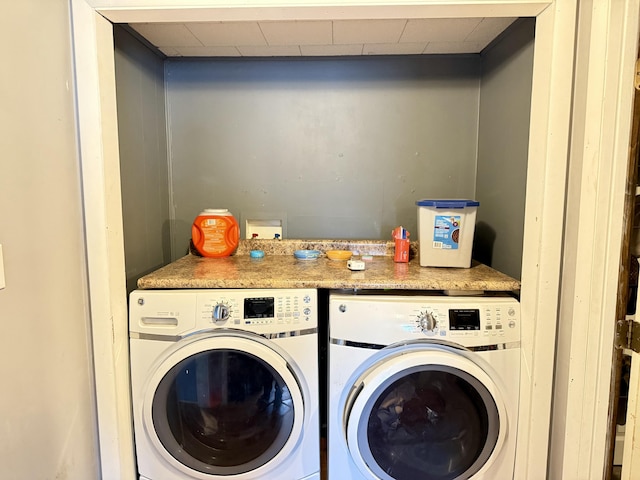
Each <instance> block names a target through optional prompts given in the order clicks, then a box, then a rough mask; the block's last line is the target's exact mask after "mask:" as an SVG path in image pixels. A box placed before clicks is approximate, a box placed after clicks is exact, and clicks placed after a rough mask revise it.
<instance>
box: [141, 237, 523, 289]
mask: <svg viewBox="0 0 640 480" xmlns="http://www.w3.org/2000/svg"><path fill="white" fill-rule="evenodd" d="M393 248H394V247H393V242H384V241H351V240H330V241H329V240H281V241H278V240H243V241H241V242H240V245H239V246H238V249H237V250H236V252H235V254H234V255H232V256H229V257H224V258H203V257H200V256H197V255H194V254H188V255H186V256H184V257H182V258H180V259H178V260H176V261H175V262H173V263H170V264H169V265H166V266H165V267H162V268H160V269H158V270H156V271H154V272H152V273H150V274H148V275H145V276H143V277H142V278H140V279H139V280H138V288H141V289H165V288H166V289H176V288H328V289H401V290H448V291H517V290H519V289H520V282H519V281H518V280H515V279H513V278H511V277H509V276H508V275H505V274H503V273H501V272H498V271H496V270H494V269H492V268H490V267H488V266H486V265H483V264H480V263H477V262H473V264H472V266H471V268H431V267H421V266H420V262H419V260H418V258H417V252H418V245H417V242H412V244H411V260H410V261H409V263H395V262H394V261H393ZM253 249H260V250H263V251H264V252H265V256H264V258H261V259H254V258H251V257H250V256H249V251H250V250H253ZM299 249H308V250H320V251H321V252H327V251H329V250H341V249H343V250H351V251H352V252H354V254H355V255H354V258H360V257H361V256H362V255H366V256H371V259H369V260H366V261H365V265H366V268H365V270H363V271H351V270H349V269H348V268H347V266H346V263H347V262H346V261H335V260H331V259H329V258H327V257H326V256H324V255H322V256H321V257H319V258H318V259H315V260H298V259H296V258H295V257H294V256H293V252H294V251H295V250H299ZM365 258H366V257H365Z"/></svg>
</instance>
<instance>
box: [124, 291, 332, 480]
mask: <svg viewBox="0 0 640 480" xmlns="http://www.w3.org/2000/svg"><path fill="white" fill-rule="evenodd" d="M317 326H318V319H317V292H316V290H312V289H296V290H278V289H261V290H247V289H243V290H216V289H212V290H136V291H134V292H132V293H131V295H130V307H129V333H130V353H131V389H132V401H133V420H134V433H135V446H136V458H137V465H138V474H139V477H140V479H145V480H186V479H206V480H219V479H225V480H248V479H276V478H282V479H288V480H300V479H305V480H307V479H308V480H311V479H314V480H316V479H319V478H320V451H319V436H320V432H319V428H320V427H319V413H318V410H319V402H318V342H317V339H318V334H317Z"/></svg>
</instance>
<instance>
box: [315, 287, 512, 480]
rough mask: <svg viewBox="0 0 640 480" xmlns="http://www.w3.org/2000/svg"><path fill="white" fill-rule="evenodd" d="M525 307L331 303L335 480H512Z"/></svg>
mask: <svg viewBox="0 0 640 480" xmlns="http://www.w3.org/2000/svg"><path fill="white" fill-rule="evenodd" d="M520 355H521V350H520V308H519V303H518V302H517V300H516V299H514V298H510V297H506V296H504V297H499V296H496V297H449V296H435V295H434V296H430V295H429V296H427V295H414V296H409V295H406V296H404V295H403V296H394V295H368V294H360V295H345V294H340V293H332V294H331V295H330V300H329V348H328V356H329V369H328V370H329V372H328V375H329V385H328V396H329V400H328V405H329V411H328V419H327V428H328V432H327V437H328V441H327V443H328V452H327V453H328V471H329V480H342V479H349V480H365V479H366V480H370V479H376V480H377V479H380V480H415V479H418V478H419V479H422V480H445V479H446V480H453V479H456V480H464V479H474V480H479V479H485V480H507V479H513V475H514V463H515V447H516V432H517V416H518V404H519V386H520Z"/></svg>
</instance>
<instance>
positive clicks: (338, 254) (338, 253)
mask: <svg viewBox="0 0 640 480" xmlns="http://www.w3.org/2000/svg"><path fill="white" fill-rule="evenodd" d="M352 255H353V253H351V252H350V251H349V250H329V251H328V252H327V257H329V258H330V259H331V260H349V259H350V258H351V256H352Z"/></svg>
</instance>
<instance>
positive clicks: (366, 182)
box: [76, 2, 572, 478]
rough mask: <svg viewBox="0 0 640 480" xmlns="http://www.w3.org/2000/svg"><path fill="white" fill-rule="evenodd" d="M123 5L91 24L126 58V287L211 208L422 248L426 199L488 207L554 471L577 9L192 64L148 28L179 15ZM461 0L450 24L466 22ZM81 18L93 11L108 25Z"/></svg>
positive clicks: (122, 91)
mask: <svg viewBox="0 0 640 480" xmlns="http://www.w3.org/2000/svg"><path fill="white" fill-rule="evenodd" d="M96 3H99V2H96ZM115 3H116V5H115V6H114V5H106V6H104V8H103V10H102V11H101V10H100V9H101V6H100V5H96V6H95V8H96V9H97V10H98V11H101V13H102V14H103V15H104V16H105V17H106V18H107V19H109V21H108V22H104V21H103V20H99V19H98V20H95V22H96V23H95V25H96V26H95V27H92V28H95V34H96V37H97V40H96V42H97V43H98V44H103V43H104V42H105V41H106V42H107V43H108V39H109V38H113V45H114V48H113V51H112V52H111V54H112V55H113V56H112V57H111V58H109V53H108V52H106V51H105V50H104V49H102V50H100V49H98V50H99V51H100V52H102V54H100V55H98V57H99V58H100V61H103V60H105V58H106V61H107V64H108V65H113V70H112V72H111V73H112V74H113V77H112V78H113V80H114V83H113V85H112V86H108V87H107V88H106V91H107V95H108V96H109V98H110V99H111V100H112V101H111V103H109V105H108V106H107V107H104V105H103V108H104V111H106V112H107V113H106V114H105V113H104V111H103V113H102V115H103V126H102V129H103V131H102V134H101V135H102V136H105V135H106V136H107V137H110V138H113V137H117V144H118V145H117V146H118V148H117V150H113V145H114V144H113V143H112V144H111V146H109V147H107V148H106V149H105V150H104V151H103V154H104V158H105V160H104V162H105V164H106V165H107V168H106V169H105V172H104V173H102V174H101V175H104V176H103V177H102V178H103V181H104V182H105V184H107V185H111V186H113V187H114V188H115V190H113V191H114V192H115V191H117V190H118V189H119V190H120V192H121V199H117V200H115V201H114V199H113V198H112V193H110V192H111V191H109V192H108V193H107V200H106V204H107V209H106V211H107V217H108V218H107V219H106V221H107V223H110V222H111V221H113V220H115V224H117V223H118V217H119V216H120V217H119V218H121V225H122V230H121V232H117V233H116V234H115V235H116V237H118V238H115V239H114V238H113V237H110V238H107V242H106V243H107V244H108V245H106V246H105V247H104V248H105V251H110V252H113V251H115V250H112V249H115V248H116V247H113V246H112V245H113V243H114V242H115V243H118V242H121V243H122V245H123V248H122V249H121V250H120V252H121V255H122V257H121V258H119V259H118V258H116V260H113V256H110V257H111V258H112V260H109V261H110V262H112V261H115V264H112V266H111V267H110V268H115V269H116V270H119V271H121V272H122V273H124V274H125V276H126V291H127V292H129V291H131V290H133V289H134V288H135V285H136V281H137V279H138V278H139V277H141V276H143V275H145V274H146V273H149V272H151V271H153V270H155V269H157V268H159V267H161V266H163V265H166V264H168V263H170V262H172V261H174V260H176V259H179V258H180V257H182V256H184V255H185V254H186V253H187V252H188V243H189V234H190V224H191V222H192V220H193V218H194V217H195V215H196V214H197V213H198V211H199V210H200V209H202V208H209V207H212V208H229V209H230V210H231V211H232V212H233V213H234V214H236V215H237V216H238V217H239V219H240V221H241V224H242V220H243V219H245V218H249V217H252V216H253V217H255V216H260V217H263V218H271V217H273V216H275V217H276V218H280V219H282V220H284V222H285V233H286V235H285V237H286V238H315V239H322V238H325V239H339V238H342V239H380V240H386V239H390V234H391V229H392V228H393V227H395V226H397V225H404V226H405V227H407V228H408V230H409V231H410V232H412V233H413V232H415V237H413V238H414V239H415V240H417V225H416V217H417V212H416V207H415V202H416V201H417V200H419V199H420V198H425V197H432V198H435V197H442V198H446V197H451V198H475V199H477V200H478V201H479V202H480V207H479V209H478V214H477V227H476V228H477V230H476V246H475V247H476V252H477V255H478V256H479V258H478V260H480V261H482V262H483V263H486V264H488V265H490V266H492V267H493V268H494V269H496V270H498V271H501V272H504V273H506V274H508V275H510V276H512V277H514V278H517V279H519V280H521V281H522V291H521V292H520V293H521V297H522V298H521V300H522V305H523V332H522V338H523V341H522V344H523V361H524V364H525V365H526V366H527V368H526V369H525V376H526V378H525V377H523V379H522V382H523V383H524V385H523V386H522V387H521V398H522V402H521V410H520V417H519V423H520V428H519V430H518V445H522V446H526V448H523V449H522V451H521V452H518V453H517V456H516V471H517V472H518V475H520V477H518V478H534V477H533V476H531V475H532V474H533V473H532V472H535V471H536V470H537V469H536V468H535V463H536V461H538V460H540V459H543V460H544V461H545V462H546V461H547V458H546V455H547V454H546V451H547V447H546V445H543V444H539V443H538V440H539V439H541V438H543V439H544V440H545V442H546V440H547V438H548V421H545V422H539V421H536V418H534V417H538V416H541V417H542V418H547V419H549V418H550V395H551V384H552V379H553V352H554V347H553V344H554V342H553V341H551V340H552V339H553V334H551V336H549V335H548V334H546V333H545V331H547V332H549V331H554V330H555V323H556V315H557V308H556V307H555V306H554V305H555V303H557V301H553V298H554V296H555V298H556V299H557V298H558V271H559V267H560V250H561V249H560V245H561V234H562V232H561V231H560V230H555V231H554V229H553V228H552V227H551V225H553V224H555V225H560V224H561V223H562V208H552V207H551V206H550V205H551V203H553V202H556V201H557V202H559V203H558V205H561V204H562V202H564V194H565V186H564V182H563V181H562V180H563V178H564V175H565V173H566V163H565V161H566V150H565V149H566V144H567V141H565V142H562V138H565V139H567V138H568V131H569V127H568V109H569V95H568V92H569V90H568V89H570V77H571V75H570V72H571V65H568V64H566V62H563V61H561V59H560V58H559V57H563V56H564V55H567V52H566V51H564V50H562V49H560V48H557V43H556V42H559V38H560V36H562V35H565V34H567V32H565V33H564V34H561V33H560V30H556V29H557V28H559V27H558V26H557V24H556V23H554V22H560V21H563V22H565V23H566V24H568V22H569V20H568V19H569V18H570V16H571V15H569V14H566V13H565V12H561V13H559V12H556V11H555V6H554V5H553V4H552V3H551V2H550V6H548V8H549V10H546V13H545V7H547V5H542V4H541V5H537V6H534V5H533V4H524V3H523V5H520V6H518V5H515V6H513V5H512V6H511V7H509V8H504V10H501V7H500V6H495V7H493V8H495V10H492V9H491V8H484V7H480V6H477V5H473V4H474V2H467V3H465V5H464V6H462V7H460V8H461V10H458V11H460V12H463V13H464V16H465V17H469V18H473V17H484V16H486V17H490V16H491V12H494V15H495V16H496V17H504V18H509V19H511V20H510V21H509V22H507V26H506V28H505V29H504V31H501V32H500V34H499V35H497V37H496V38H494V39H493V40H491V41H490V42H488V44H487V46H486V47H485V48H483V49H482V50H481V51H480V52H477V53H468V52H465V53H452V52H439V53H428V54H415V53H410V54H402V55H397V54H394V55H336V56H326V55H323V56H311V55H309V56H304V55H302V56H300V57H291V56H287V55H282V56H263V57H257V56H249V57H233V58H230V57H223V56H220V57H207V56H191V57H180V56H171V55H170V56H167V55H164V54H163V53H161V51H160V50H159V49H158V48H157V47H155V46H154V45H152V44H151V43H152V42H151V41H150V40H148V39H145V38H144V36H143V35H142V34H141V33H140V31H142V30H140V31H138V30H136V28H135V25H136V24H144V23H145V22H151V23H153V22H155V21H159V20H157V19H158V18H160V17H161V16H162V15H163V13H162V10H163V9H162V8H157V9H151V10H150V11H148V12H146V13H145V12H144V11H142V10H140V11H136V13H135V14H133V13H131V12H130V11H129V12H127V9H126V8H122V9H121V8H119V7H120V6H119V5H117V3H118V2H115ZM454 3H456V2H451V5H452V6H449V7H447V8H444V9H443V10H442V11H439V12H438V13H437V14H436V15H434V16H435V17H439V18H447V17H449V16H453V15H454V13H453V12H454V11H456V9H455V8H454V7H453V4H454ZM543 3H544V2H543ZM76 8H77V9H78V12H81V15H79V16H80V17H81V16H82V15H87V18H89V17H90V16H91V15H92V14H93V12H90V11H88V10H85V9H84V7H76ZM89 10H90V9H89ZM187 10H188V9H187ZM258 10H259V9H258ZM285 10H286V9H285ZM383 10H384V9H383ZM408 11H409V12H411V15H417V14H416V13H415V11H413V10H411V9H409V10H408ZM425 12H427V10H425ZM433 12H434V11H432V13H431V14H433ZM495 12H498V13H495ZM209 13H211V12H209ZM236 14H237V13H236ZM236 14H234V15H236ZM382 14H384V12H383V13H382ZM387 14H388V13H387ZM180 15H183V17H180V16H178V17H177V19H178V20H180V21H183V22H185V23H189V22H194V23H195V22H196V20H194V18H195V17H194V18H190V17H189V14H188V13H184V12H181V13H180ZM287 15H296V12H295V11H293V10H292V11H291V12H288V13H287ZM347 15H348V13H347ZM394 15H398V14H394ZM428 15H429V14H428V13H425V16H428ZM563 15H566V16H563ZM165 18H167V17H165ZM287 20H291V18H287ZM82 34H83V32H80V33H79V35H82ZM569 37H572V35H569ZM550 46H554V47H556V48H555V50H553V51H554V55H555V56H554V55H550V54H549V50H548V49H549V47H550ZM80 55H82V54H80ZM103 56H104V57H105V58H103ZM102 68H105V67H104V64H103V65H102V66H99V67H98V68H97V71H98V72H99V75H98V76H99V77H101V76H102V75H104V73H103V71H102V70H101V69H102ZM552 70H553V73H552ZM109 71H110V67H109V68H106V72H107V77H109V75H108V73H109ZM560 73H563V76H561V75H560ZM560 77H562V78H560ZM550 112H552V113H550ZM82 114H83V113H82V112H81V116H82ZM105 118H106V119H107V120H108V121H107V122H104V120H105ZM105 125H106V127H105ZM103 148H104V147H103ZM563 152H564V153H563ZM116 179H117V181H118V183H119V185H118V186H116V185H115V184H114V183H112V182H114V181H115V180H116ZM107 190H109V189H107ZM97 203H100V200H99V198H98V199H97ZM114 205H115V208H114ZM118 208H120V209H121V210H120V212H118ZM89 230H90V231H91V227H90V228H89ZM543 250H544V255H543V254H542V252H543ZM115 256H116V257H117V256H118V255H115ZM114 265H115V266H114ZM120 269H122V270H120ZM111 288H114V287H113V286H107V287H106V290H109V289H111ZM106 296H107V297H110V298H111V308H112V309H113V310H115V311H116V312H117V314H116V315H115V316H114V317H113V319H112V322H113V325H112V327H113V331H114V332H115V333H114V335H115V336H114V340H115V341H114V345H116V347H113V348H115V349H116V350H117V351H118V353H117V354H115V355H113V354H112V353H108V352H107V357H105V358H107V360H106V361H105V364H107V366H106V367H105V366H104V365H103V366H102V368H103V373H104V372H105V371H106V370H109V369H113V372H114V374H115V377H116V378H117V380H116V384H117V385H119V386H116V387H115V388H111V390H110V389H109V388H106V389H105V392H106V393H105V396H104V397H103V398H102V399H101V398H99V399H98V409H99V410H100V408H101V404H102V402H104V401H105V400H104V399H106V398H108V397H109V395H116V394H117V392H118V391H122V389H123V385H124V382H125V381H126V377H127V373H126V372H123V371H122V367H123V366H124V365H126V355H124V354H123V353H122V352H123V351H124V350H126V348H125V349H120V348H119V347H118V345H124V343H125V342H126V333H125V332H124V328H125V327H123V326H122V325H121V324H120V323H117V322H121V321H122V320H123V314H124V315H125V317H126V312H125V305H126V299H124V298H122V297H121V296H120V297H118V295H117V294H111V295H106ZM114 297H118V298H119V299H118V300H115V301H114V300H113V298H114ZM543 297H544V298H543ZM103 298H104V297H103ZM94 341H95V340H94ZM97 349H98V350H100V347H97ZM107 350H109V349H107ZM534 357H535V359H536V360H535V362H534V361H533V359H534ZM109 358H112V359H113V361H112V362H111V363H109V362H110V360H109ZM96 368H97V370H100V368H101V365H100V361H99V362H98V365H97V367H96ZM100 377H101V375H100V374H97V382H98V384H100V383H101V378H100ZM109 390H110V391H109ZM99 397H100V394H99ZM125 400H126V399H125ZM118 403H119V404H120V405H121V407H122V408H125V407H124V405H125V403H124V400H123V399H122V398H119V399H118ZM103 408H104V409H105V410H103V411H105V412H107V413H105V414H104V415H106V416H109V415H112V416H113V417H115V418H117V421H116V426H112V427H111V428H109V429H103V432H105V433H104V435H105V438H106V439H107V441H106V443H105V447H104V448H105V452H103V454H104V453H106V452H107V451H108V450H110V452H111V453H112V454H113V455H116V456H117V457H118V458H119V459H120V462H119V463H118V465H117V466H116V467H111V468H117V469H119V471H120V472H123V473H122V475H123V477H122V478H125V476H126V475H129V474H130V473H131V472H129V466H130V462H131V456H130V448H128V447H122V445H131V444H130V443H129V442H130V439H129V438H127V436H128V434H130V432H129V431H128V430H127V427H126V423H127V422H126V420H127V416H126V414H125V413H122V412H120V413H118V412H117V411H115V410H112V411H111V412H108V410H109V407H103ZM119 408H120V407H119ZM116 410H117V409H116ZM99 416H100V413H99ZM538 418H539V417H538ZM101 421H102V422H104V420H101ZM540 423H543V424H546V425H547V426H545V425H540ZM107 430H111V431H110V432H109V431H107ZM101 435H102V433H101ZM114 440H117V441H114ZM543 443H544V442H543ZM116 444H118V445H119V446H117V445H116ZM528 475H529V477H527V476H528Z"/></svg>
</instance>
